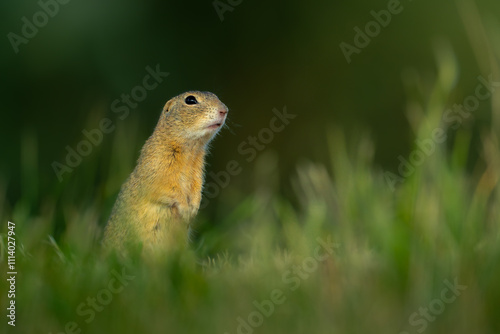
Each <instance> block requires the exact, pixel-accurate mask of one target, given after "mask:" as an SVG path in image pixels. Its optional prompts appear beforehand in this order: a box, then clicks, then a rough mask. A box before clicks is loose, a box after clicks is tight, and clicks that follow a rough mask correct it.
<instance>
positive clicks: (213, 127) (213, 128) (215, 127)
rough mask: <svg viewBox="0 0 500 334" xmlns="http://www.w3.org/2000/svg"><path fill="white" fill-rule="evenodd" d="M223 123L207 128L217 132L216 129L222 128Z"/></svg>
mask: <svg viewBox="0 0 500 334" xmlns="http://www.w3.org/2000/svg"><path fill="white" fill-rule="evenodd" d="M222 123H223V122H219V123H213V124H211V125H209V126H208V127H207V128H209V129H212V130H215V129H218V128H220V127H221V126H222Z"/></svg>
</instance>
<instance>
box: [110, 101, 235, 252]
mask: <svg viewBox="0 0 500 334" xmlns="http://www.w3.org/2000/svg"><path fill="white" fill-rule="evenodd" d="M188 97H189V98H188ZM192 97H194V98H195V100H196V101H197V103H196V104H191V103H192V102H193V99H192ZM188 99H189V100H188ZM188 102H189V103H188ZM226 114H227V107H226V106H225V105H224V104H223V103H222V102H221V101H220V100H219V99H218V98H217V96H215V95H214V94H212V93H209V92H197V91H191V92H186V93H184V94H181V95H179V96H176V97H174V98H172V99H171V100H169V101H168V102H167V103H166V104H165V107H164V108H163V111H162V114H161V116H160V119H159V121H158V124H157V126H156V128H155V130H154V132H153V134H152V135H151V137H150V138H149V139H148V140H147V141H146V143H145V144H144V146H143V148H142V151H141V155H140V157H139V160H138V162H137V166H136V167H135V169H134V171H133V172H132V174H131V175H130V177H129V178H128V180H127V181H126V182H125V183H124V184H123V186H122V188H121V191H120V194H119V195H118V199H117V200H116V203H115V205H114V207H113V211H112V213H111V217H110V218H109V221H108V224H107V226H106V229H105V232H104V246H105V247H107V248H115V249H124V248H125V245H126V244H127V243H132V244H135V243H142V244H143V247H146V248H153V249H162V248H167V249H168V248H172V247H176V245H179V244H183V243H185V242H186V240H187V233H188V227H189V222H190V221H191V220H192V218H193V217H194V216H195V215H196V213H197V212H198V208H199V206H200V201H201V190H202V185H203V175H204V161H205V154H206V150H207V144H208V143H209V142H210V141H211V140H212V138H213V137H214V136H215V134H216V133H217V132H218V131H219V129H220V128H221V127H222V126H223V124H224V121H225V117H226Z"/></svg>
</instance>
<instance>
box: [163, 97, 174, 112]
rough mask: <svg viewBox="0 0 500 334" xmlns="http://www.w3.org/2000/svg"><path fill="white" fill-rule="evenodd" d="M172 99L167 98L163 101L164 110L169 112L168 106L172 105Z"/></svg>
mask: <svg viewBox="0 0 500 334" xmlns="http://www.w3.org/2000/svg"><path fill="white" fill-rule="evenodd" d="M172 102H173V101H172V100H168V102H167V103H165V106H164V107H163V111H164V112H169V111H170V106H171V105H172Z"/></svg>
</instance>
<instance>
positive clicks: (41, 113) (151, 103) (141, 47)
mask: <svg viewBox="0 0 500 334" xmlns="http://www.w3.org/2000/svg"><path fill="white" fill-rule="evenodd" d="M471 4H474V5H473V6H474V7H475V6H477V7H476V8H477V10H478V13H479V15H480V17H481V19H483V23H484V24H485V25H486V26H487V27H491V26H494V25H495V24H496V25H498V20H496V19H497V18H498V15H499V13H500V3H499V2H498V1H494V0H492V1H475V2H472V1H435V2H432V1H425V0H419V1H412V2H407V1H404V2H401V6H402V8H403V10H402V12H401V13H400V14H397V15H394V16H393V17H392V21H391V22H390V24H389V25H388V26H387V27H386V28H382V30H381V32H380V33H379V35H378V36H376V37H374V38H373V39H372V40H371V42H370V44H369V45H368V46H367V47H366V48H365V49H363V50H362V51H361V53H360V54H353V55H352V61H351V63H350V64H348V63H347V61H346V59H345V58H344V55H343V53H342V51H341V49H340V47H339V44H340V43H341V42H346V43H349V44H353V39H354V36H355V31H354V30H353V29H354V27H356V26H359V27H364V25H365V24H366V23H367V22H369V21H370V20H373V17H372V16H371V14H370V11H371V10H375V11H379V10H382V9H386V8H387V5H388V1H385V0H384V1H355V2H347V1H343V2H338V1H336V2H333V1H317V2H314V3H313V4H306V3H304V2H303V1H288V2H286V4H283V3H278V2H255V1H242V2H241V3H240V4H238V5H237V6H234V7H233V10H232V11H226V12H225V13H224V14H223V16H224V20H223V21H221V20H220V18H219V16H218V14H217V12H216V10H215V8H214V6H213V4H212V2H211V1H182V2H181V1H175V2H172V1H130V0H121V1H117V0H112V1H107V2H105V3H103V2H100V1H96V0H90V1H69V2H68V3H67V4H64V5H60V8H59V12H58V13H57V15H55V16H54V17H53V18H50V19H49V21H48V23H47V24H46V25H45V26H43V27H41V28H39V31H38V33H37V34H36V36H35V37H33V38H31V39H29V42H28V43H27V44H21V45H20V46H19V52H18V53H17V54H16V53H15V52H14V50H13V48H12V46H11V43H10V42H9V39H8V38H7V34H8V33H9V32H13V33H15V34H19V35H21V28H22V25H23V22H22V20H21V18H22V17H23V16H26V17H27V18H28V19H29V20H30V21H32V16H33V15H34V14H35V13H36V12H37V11H39V10H40V6H39V5H38V4H37V2H36V1H16V2H3V3H2V4H1V5H0V6H1V15H2V19H1V20H0V27H1V31H3V33H4V35H5V36H6V37H5V38H4V39H3V42H2V53H1V59H0V66H1V70H0V73H1V75H2V89H1V93H0V94H2V122H1V123H0V126H1V128H0V135H1V140H0V145H1V152H2V159H1V166H0V170H1V179H2V181H1V182H2V183H1V184H2V185H3V186H5V185H6V186H7V188H8V190H7V194H8V198H9V202H10V204H11V205H13V204H14V203H15V202H16V201H17V200H19V199H20V198H21V197H22V196H23V194H22V193H21V184H22V182H23V181H22V180H21V179H22V168H21V164H22V158H21V152H22V150H21V143H22V138H24V137H26V136H27V135H29V136H31V138H33V141H34V145H36V149H37V152H38V154H37V156H36V157H31V158H29V159H31V160H30V163H33V164H36V172H37V173H38V174H39V175H40V178H39V182H40V184H39V188H38V189H39V191H40V192H42V193H43V192H48V191H49V190H50V189H52V187H54V186H55V184H57V183H58V180H57V177H56V175H55V173H54V171H53V169H52V167H51V163H52V162H53V161H59V162H63V160H64V158H65V156H66V154H67V152H66V150H65V146H66V145H69V146H71V147H73V148H74V147H75V146H76V145H77V143H78V142H79V141H80V140H82V139H84V137H83V135H82V130H83V129H87V130H90V129H92V128H96V127H97V126H98V122H99V120H100V119H102V118H103V117H108V118H110V119H111V120H113V122H114V123H115V124H116V126H117V129H118V131H115V132H114V133H113V134H111V135H106V136H105V138H104V140H103V143H102V144H101V145H99V147H97V149H94V151H93V152H92V154H91V155H90V156H88V157H84V159H83V163H82V164H81V165H80V166H79V167H77V168H76V169H75V171H74V172H73V173H72V175H69V174H66V175H65V178H68V177H75V178H78V177H79V176H81V175H82V174H84V173H85V170H86V169H88V168H90V167H89V166H91V164H92V163H93V161H98V163H99V164H104V163H106V161H107V160H106V157H108V156H109V155H110V154H111V153H112V152H111V151H112V149H113V147H112V145H111V143H112V141H113V138H115V135H116V133H118V132H119V131H120V129H121V130H123V131H125V129H126V131H131V130H130V125H131V123H133V124H134V126H135V129H136V130H137V131H138V132H137V133H138V137H137V140H138V142H134V143H128V145H132V146H129V148H130V150H131V152H130V154H131V155H132V157H133V158H134V159H135V158H136V157H137V155H138V150H139V149H140V147H141V146H142V144H143V142H144V140H145V139H146V138H147V137H148V136H149V135H150V133H151V132H152V129H153V127H154V125H155V124H156V121H157V119H158V116H159V111H160V110H161V107H162V106H163V104H164V102H165V101H166V100H168V99H169V98H170V97H172V96H174V95H177V94H179V93H181V92H183V91H186V90H192V89H196V90H209V91H212V92H214V93H216V94H217V95H218V96H219V97H220V99H221V100H222V101H223V102H225V103H226V104H227V105H228V106H229V108H230V114H229V117H230V118H229V120H230V121H229V122H228V124H229V126H230V129H231V131H228V130H225V131H223V133H222V134H221V136H220V137H218V138H217V139H216V141H215V142H214V145H213V149H212V155H211V156H210V157H209V158H208V162H209V167H208V169H209V170H213V171H219V170H223V169H224V168H225V165H226V163H227V161H229V160H233V159H234V160H238V161H242V165H243V167H244V169H243V172H242V173H241V174H240V175H238V176H237V177H234V178H233V179H232V180H231V186H234V187H235V188H237V189H241V190H242V191H243V192H245V191H248V190H250V189H251V188H252V179H251V178H250V177H249V175H251V174H250V173H251V171H252V167H251V164H245V161H244V159H242V156H241V155H240V154H239V153H238V149H237V148H238V145H239V144H240V143H241V142H243V141H244V140H246V138H247V137H248V136H249V135H256V134H258V132H259V131H260V130H261V129H262V128H263V127H267V126H268V123H269V120H270V119H271V117H272V116H273V114H272V109H273V108H278V109H279V110H281V109H282V108H283V106H285V105H286V106H287V108H288V111H289V112H290V113H292V114H296V115H298V116H297V118H296V119H295V120H294V121H292V122H291V124H290V125H289V126H287V128H286V130H285V131H283V132H281V133H279V134H277V135H276V136H275V138H274V140H273V141H272V142H271V143H269V144H268V145H266V149H267V150H272V151H275V152H278V155H279V161H278V167H279V170H280V171H281V172H282V173H280V175H281V180H282V182H281V183H280V185H279V187H280V189H281V190H282V191H284V192H287V190H288V189H287V184H286V180H287V179H288V177H289V175H290V173H292V172H293V171H294V169H295V165H296V163H297V162H300V161H303V160H305V159H307V160H314V161H319V162H327V161H328V158H327V154H326V152H327V147H326V140H325V134H326V132H327V131H328V129H329V128H331V127H332V126H334V127H339V128H342V129H344V130H345V131H346V132H347V133H348V134H349V133H351V132H353V131H358V130H363V131H366V132H369V134H370V135H371V138H372V139H373V140H374V142H375V144H376V152H375V159H376V163H377V164H380V165H381V166H382V167H384V168H386V169H389V170H393V169H394V168H396V167H397V164H398V160H397V156H398V155H400V154H403V155H404V154H405V153H408V152H409V150H410V148H411V145H412V142H411V141H412V138H413V133H412V132H411V128H410V126H409V123H408V120H407V117H406V102H405V100H406V98H407V97H408V94H407V93H408V92H405V87H404V84H403V81H404V80H403V78H404V75H405V73H406V71H408V69H415V70H416V71H418V73H420V76H421V79H422V81H425V79H429V78H432V77H433V76H435V66H436V65H435V51H434V49H435V45H436V44H438V45H439V44H442V43H449V45H450V46H451V47H452V49H453V50H454V52H455V55H456V57H457V62H458V64H459V69H460V74H459V77H458V82H457V84H456V87H455V89H454V90H453V92H452V94H453V95H452V97H451V100H450V101H449V105H450V106H451V105H452V104H453V103H456V102H461V101H462V99H463V97H464V96H467V95H469V94H471V93H472V92H473V89H474V87H475V85H476V84H477V80H476V77H477V76H478V75H481V74H482V75H488V74H489V73H491V69H489V71H490V72H488V68H481V67H480V61H483V60H484V59H478V57H479V58H481V57H483V56H484V54H482V53H481V51H482V49H481V47H484V45H483V46H480V47H479V48H477V45H474V43H472V44H471V40H475V41H476V42H477V43H481V42H482V40H481V38H482V36H481V35H478V36H476V35H474V33H475V32H476V31H474V29H472V28H474V24H475V23H474V22H473V24H472V28H471V27H467V25H466V23H465V22H466V21H467V17H466V16H464V14H466V11H467V10H465V11H464V8H467V6H470V5H471ZM469 14H471V13H469ZM468 29H469V30H470V31H468ZM492 38H493V36H492ZM495 38H498V36H495ZM475 47H476V50H475V49H474V48H475ZM156 64H159V65H160V68H161V70H163V71H165V72H169V73H170V76H169V77H168V78H167V79H166V80H165V81H164V82H163V83H162V84H161V85H160V86H159V87H158V88H156V89H155V90H153V91H151V92H149V93H148V96H147V98H146V99H145V100H144V101H143V102H141V103H139V106H138V107H137V108H135V109H133V110H132V112H131V116H130V117H128V118H126V119H125V120H123V121H121V120H119V119H118V117H117V114H114V113H112V111H111V108H110V105H111V103H112V101H113V100H115V99H116V98H119V97H120V95H121V94H122V93H130V90H131V89H132V88H133V87H134V86H136V85H138V84H140V83H141V82H142V78H143V76H144V75H145V74H146V71H145V67H146V66H151V67H155V65H156ZM486 109H487V106H486V105H485V104H483V105H482V106H481V107H480V110H478V111H477V112H476V113H475V115H474V117H473V118H474V119H473V121H471V120H470V119H469V121H468V124H469V126H471V127H474V128H475V129H481V127H484V126H486V125H485V124H487V123H488V122H489V121H490V119H489V116H488V115H489V114H488V112H487V110H486ZM128 168H129V170H128V171H130V168H132V166H129V167H128ZM125 169H126V168H125ZM126 174H127V173H124V174H123V175H126ZM123 175H122V177H123ZM94 181H95V183H97V182H98V180H94ZM113 190H114V191H115V192H116V191H117V190H118V189H111V190H110V193H112V192H113Z"/></svg>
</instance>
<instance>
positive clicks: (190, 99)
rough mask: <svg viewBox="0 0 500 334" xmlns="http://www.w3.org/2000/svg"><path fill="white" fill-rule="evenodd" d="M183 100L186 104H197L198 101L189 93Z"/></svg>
mask: <svg viewBox="0 0 500 334" xmlns="http://www.w3.org/2000/svg"><path fill="white" fill-rule="evenodd" d="M184 101H185V102H186V104H197V103H198V100H196V97H194V96H193V95H189V96H188V97H186V99H185V100H184Z"/></svg>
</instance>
